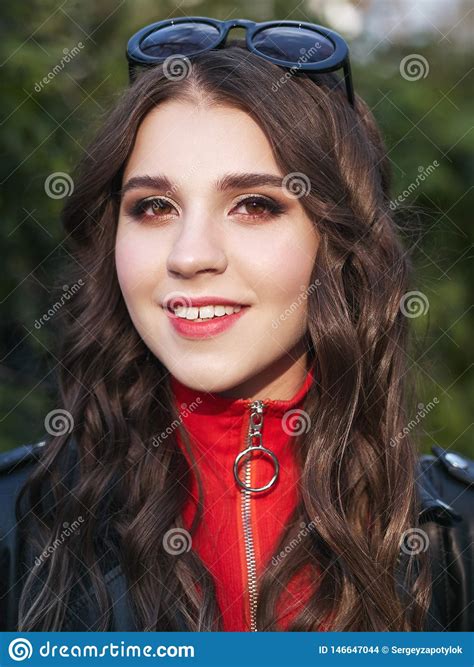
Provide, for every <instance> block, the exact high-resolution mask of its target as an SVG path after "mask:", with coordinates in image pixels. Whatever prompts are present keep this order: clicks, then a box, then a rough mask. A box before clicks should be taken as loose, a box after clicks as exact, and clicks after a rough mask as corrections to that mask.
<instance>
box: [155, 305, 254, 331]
mask: <svg viewBox="0 0 474 667" xmlns="http://www.w3.org/2000/svg"><path fill="white" fill-rule="evenodd" d="M248 309H249V306H242V307H241V310H240V311H239V312H238V313H232V315H222V317H214V318H212V319H210V320H207V321H204V322H195V321H193V320H185V319H184V318H182V317H178V316H177V315H175V314H174V313H172V312H171V311H169V310H168V309H166V308H165V309H164V311H165V313H166V315H167V316H168V318H169V320H170V322H171V325H172V327H173V328H174V330H175V331H177V332H178V333H179V334H180V335H181V336H184V337H185V338H210V337H211V336H216V335H217V334H220V333H222V332H223V331H226V330H227V329H229V328H230V327H231V326H232V325H233V324H235V323H236V322H237V320H238V319H239V318H240V317H242V315H243V314H244V313H246V312H247V310H248Z"/></svg>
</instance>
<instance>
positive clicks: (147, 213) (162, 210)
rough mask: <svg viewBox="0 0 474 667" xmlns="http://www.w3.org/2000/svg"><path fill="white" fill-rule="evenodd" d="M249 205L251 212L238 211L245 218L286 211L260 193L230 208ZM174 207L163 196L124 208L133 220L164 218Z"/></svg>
mask: <svg viewBox="0 0 474 667" xmlns="http://www.w3.org/2000/svg"><path fill="white" fill-rule="evenodd" d="M246 206H247V207H250V211H252V209H253V211H254V212H253V213H239V214H237V215H241V216H242V217H245V218H250V219H257V218H262V219H266V218H275V217H277V216H279V215H282V214H283V213H285V212H286V208H285V206H283V205H282V204H280V203H279V202H277V201H275V200H274V199H270V197H263V196H261V195H251V196H249V197H245V198H244V199H241V200H240V201H239V202H237V204H236V205H235V207H234V208H233V209H232V210H235V209H240V208H242V207H244V208H245V207H246ZM262 207H263V208H264V209H265V212H263V213H262V212H260V211H259V209H261V208H262ZM172 209H175V210H176V208H175V206H174V204H173V203H172V202H170V201H168V200H167V199H164V198H163V197H156V196H153V197H146V198H145V199H140V200H138V201H136V202H134V203H132V204H131V205H130V206H129V207H127V209H126V213H127V215H128V216H130V217H131V218H134V219H135V220H139V221H141V220H144V221H147V220H154V219H161V218H163V219H166V218H167V217H169V216H170V215H172V213H170V210H172Z"/></svg>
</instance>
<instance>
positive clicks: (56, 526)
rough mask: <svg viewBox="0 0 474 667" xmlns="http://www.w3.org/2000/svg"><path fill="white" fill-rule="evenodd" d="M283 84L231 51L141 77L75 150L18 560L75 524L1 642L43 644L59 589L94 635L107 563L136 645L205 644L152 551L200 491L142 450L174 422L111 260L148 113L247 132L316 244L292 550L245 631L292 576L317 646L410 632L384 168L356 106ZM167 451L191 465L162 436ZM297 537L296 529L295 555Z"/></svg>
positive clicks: (400, 276)
mask: <svg viewBox="0 0 474 667" xmlns="http://www.w3.org/2000/svg"><path fill="white" fill-rule="evenodd" d="M283 75H284V71H283V70H282V69H280V68H279V67H277V66H276V65H273V64H271V63H269V62H266V61H265V60H264V59H260V58H258V57H257V56H255V55H253V54H250V53H249V52H248V51H247V50H246V49H245V48H242V43H241V42H240V41H239V40H236V41H234V42H232V43H230V44H229V46H227V47H226V48H224V49H220V50H214V51H211V52H208V53H204V54H201V55H199V56H196V57H194V58H193V60H192V66H191V67H190V68H189V71H188V73H187V76H186V77H185V78H182V77H178V78H173V77H170V76H169V73H167V72H166V71H164V70H163V67H162V66H161V65H157V66H155V67H153V68H150V69H147V70H144V71H143V72H142V73H140V75H139V76H138V77H137V79H136V81H135V82H134V83H133V84H132V85H131V86H130V87H129V88H127V89H126V90H125V91H124V92H123V94H121V96H120V98H119V99H118V101H117V102H116V103H115V105H114V108H113V109H112V110H111V112H110V113H109V114H108V116H107V118H106V119H105V120H104V122H103V123H102V126H101V128H100V130H99V131H98V133H97V134H96V137H95V139H94V140H93V141H92V143H91V145H90V146H89V147H88V150H87V151H85V152H84V155H83V158H82V160H81V162H80V163H79V165H78V167H77V171H76V173H75V176H74V191H73V193H72V194H71V196H70V197H69V199H68V200H67V203H66V205H65V207H64V210H63V216H62V220H63V224H64V228H65V231H66V234H67V236H66V240H65V243H66V248H67V250H68V257H70V258H71V259H70V261H69V263H68V264H65V265H64V267H63V269H62V270H61V272H60V274H61V275H60V276H59V279H58V290H59V286H60V285H61V286H63V285H64V284H67V285H68V286H72V285H80V289H79V288H78V289H77V290H75V291H74V292H73V293H72V294H71V295H70V296H69V298H68V299H67V302H66V304H65V305H64V306H63V308H62V310H61V311H60V313H59V317H57V318H56V322H57V327H56V336H57V351H56V352H55V354H56V356H57V359H58V361H59V372H58V404H59V406H60V408H61V409H64V410H66V411H67V412H68V413H69V414H70V416H71V420H72V421H73V423H74V428H73V430H72V432H66V433H62V434H57V435H55V436H51V435H49V434H48V436H47V443H46V445H45V447H44V448H43V449H44V451H43V455H42V459H41V460H42V464H41V465H38V466H37V467H36V468H35V470H34V471H33V474H32V475H31V476H30V479H29V480H28V482H27V484H26V485H25V487H24V488H23V492H22V494H21V495H20V502H19V507H18V509H17V513H18V520H19V523H20V526H25V534H26V532H27V534H28V539H29V540H30V541H31V543H32V544H33V545H34V548H35V549H36V553H41V552H43V551H45V550H48V548H49V547H51V545H54V544H58V539H60V538H61V533H62V532H63V531H64V526H65V525H70V524H71V523H73V522H74V521H76V520H77V518H78V517H81V526H80V529H79V530H77V531H72V534H71V535H70V536H69V537H68V538H67V540H63V541H64V544H63V545H62V546H59V548H56V549H49V551H48V553H49V552H51V553H50V555H49V557H48V558H38V557H37V558H36V559H35V562H34V563H32V565H31V568H30V570H29V572H28V576H27V578H26V581H25V585H24V587H23V592H22V597H21V600H20V607H19V630H20V631H25V630H26V631H27V630H60V629H61V626H62V623H63V622H64V618H65V613H66V611H67V608H68V601H69V600H71V595H72V594H73V591H77V590H84V591H86V590H88V588H90V587H91V585H92V589H91V590H93V591H94V594H95V600H94V604H98V610H99V613H98V619H99V621H100V622H99V624H98V625H97V627H96V628H95V629H98V630H107V629H109V628H110V622H111V601H110V597H109V591H108V589H107V585H106V582H105V581H104V574H105V572H106V571H107V567H106V565H107V566H110V563H113V562H117V563H119V564H120V567H121V569H122V571H123V573H124V575H125V577H126V582H127V589H128V595H129V596H130V602H131V604H132V608H133V611H134V617H135V621H136V623H137V627H138V628H139V629H141V630H148V631H151V630H175V629H177V625H176V623H177V621H176V618H177V614H178V615H179V614H181V616H182V618H184V619H185V621H186V623H187V625H188V627H189V629H190V630H193V631H212V630H221V629H222V620H221V615H220V610H219V606H218V603H217V600H216V594H215V584H214V582H213V579H212V577H211V575H210V573H209V571H208V570H207V568H206V567H205V565H204V564H203V562H202V561H201V559H200V558H199V556H198V554H197V553H195V552H194V550H193V549H191V550H190V551H186V552H184V553H182V554H181V555H179V556H176V555H172V554H170V553H168V552H167V551H166V549H165V548H164V546H163V538H164V535H165V533H166V532H167V531H168V530H170V529H171V528H173V527H179V526H182V522H181V518H180V517H181V512H182V509H183V507H184V504H185V502H186V500H187V490H186V489H187V488H189V481H190V475H191V474H196V475H197V481H198V485H199V488H200V491H201V500H200V503H199V509H198V513H197V516H196V519H195V522H194V524H193V526H192V527H191V534H193V533H194V531H195V529H196V528H197V525H198V524H199V522H200V521H201V520H202V485H203V483H205V481H204V482H203V481H202V480H201V479H199V473H198V469H197V468H196V467H195V469H194V473H192V472H191V469H190V467H189V466H188V463H187V462H186V459H185V456H184V454H183V452H182V451H181V450H180V447H179V446H178V443H177V440H176V438H175V436H174V434H172V435H170V436H169V437H167V438H166V440H165V441H164V442H163V443H161V444H160V447H159V448H156V447H155V446H153V438H154V437H155V436H156V434H157V433H160V432H163V430H164V429H165V428H166V427H167V426H168V425H169V424H170V422H174V420H176V419H178V418H179V415H178V414H177V413H176V411H175V408H174V405H173V400H172V398H173V397H172V394H171V392H170V385H169V372H168V371H167V369H166V368H165V367H164V366H163V364H162V363H161V362H160V361H159V360H158V359H157V358H156V357H154V355H151V354H149V351H148V348H147V346H146V345H145V343H144V341H143V340H142V339H141V337H140V336H139V334H138V333H137V331H136V330H135V328H134V326H133V324H132V322H131V319H130V317H129V314H128V311H127V308H126V306H125V303H124V299H123V297H122V293H121V290H120V287H119V283H118V279H117V274H116V267H115V261H114V243H115V234H116V226H117V220H118V211H119V205H120V194H119V193H120V188H121V184H122V175H123V170H124V165H125V163H126V161H127V158H128V157H129V156H130V154H131V151H132V149H133V145H134V140H135V137H136V134H137V130H138V128H139V126H140V123H141V122H142V121H143V119H144V118H145V116H146V115H147V114H148V112H150V111H151V110H152V109H154V108H155V107H157V106H159V105H160V104H162V103H163V102H166V101H167V100H183V101H192V102H194V103H197V104H208V105H215V104H219V105H228V106H231V107H234V108H238V109H240V110H244V111H245V112H246V113H247V114H249V115H250V116H251V117H252V118H253V119H254V120H255V121H256V122H257V123H258V125H259V126H260V128H261V129H262V131H263V132H264V133H265V135H266V137H267V139H268V141H269V143H270V145H271V147H272V150H273V153H274V156H275V160H276V162H277V164H278V166H279V168H280V169H281V172H282V173H283V174H289V173H295V172H301V173H303V174H305V175H306V176H307V177H308V179H309V181H310V184H311V188H310V190H309V192H308V194H306V195H305V196H304V197H302V198H301V199H300V202H301V204H302V206H303V207H304V209H305V211H306V213H307V214H308V216H309V217H310V219H311V220H312V221H313V223H314V225H315V226H316V228H317V230H318V232H319V234H320V245H319V248H318V252H317V257H316V260H315V263H314V268H313V273H312V277H311V282H315V281H319V282H317V283H316V284H318V289H316V290H313V291H312V292H311V293H310V294H309V296H308V298H307V310H308V327H307V350H308V354H309V358H311V359H312V360H313V361H314V364H315V366H314V368H315V371H316V372H315V381H314V383H313V385H312V386H311V387H310V390H309V392H308V394H307V396H306V399H305V403H304V409H305V411H306V412H307V413H308V416H309V422H310V424H311V427H310V429H309V431H308V432H306V433H304V434H302V435H301V436H298V447H296V449H297V452H298V457H299V459H298V460H299V465H300V466H301V481H300V488H299V501H298V504H297V507H296V509H295V512H294V514H293V516H292V518H291V521H290V522H289V524H288V525H287V526H286V528H285V530H284V531H283V534H282V535H281V539H280V542H279V544H278V546H277V549H276V552H275V553H281V551H282V550H283V549H284V548H285V546H286V545H288V544H290V543H291V544H293V545H294V546H293V547H292V551H291V556H290V557H287V558H284V559H281V558H280V559H279V558H273V559H270V560H269V562H268V564H267V567H266V569H265V571H264V572H263V573H262V575H261V576H260V578H259V588H258V590H259V598H258V610H257V626H258V628H259V629H260V630H267V631H275V630H276V629H277V621H278V618H277V614H276V605H277V602H278V600H279V598H280V595H281V594H282V592H283V590H284V588H285V587H286V586H287V585H288V582H289V581H290V579H291V578H292V577H293V576H294V574H295V573H296V572H297V571H299V570H300V568H303V567H304V566H305V565H307V564H310V566H314V567H315V571H317V572H319V574H318V580H317V586H315V590H314V594H313V595H312V596H311V598H310V600H309V602H308V603H307V604H306V606H305V607H304V608H302V609H301V611H300V613H299V614H298V615H297V617H296V618H295V620H294V621H293V622H292V624H291V625H290V626H289V630H293V631H314V630H318V628H320V627H321V625H322V624H323V622H324V621H325V620H327V619H328V618H330V619H331V625H330V629H331V630H334V631H407V630H421V629H423V623H424V619H425V618H426V613H427V610H428V607H429V603H430V600H431V581H430V571H429V565H428V562H427V560H426V559H425V557H424V554H423V553H422V552H421V553H419V554H417V555H415V556H410V557H409V558H402V557H401V553H402V552H401V549H400V547H401V538H402V535H404V534H406V532H407V531H410V530H412V529H415V528H416V526H417V520H418V511H417V493H416V483H415V480H416V473H415V471H416V457H417V453H416V450H415V446H414V444H413V442H412V441H411V440H410V438H409V436H408V435H406V434H405V435H403V437H400V435H399V434H400V433H401V432H402V431H403V428H404V425H405V424H406V423H407V422H408V418H407V407H408V406H407V400H408V397H409V396H411V394H412V389H413V387H412V385H413V382H411V381H409V380H408V378H409V375H408V371H409V364H408V363H407V349H408V348H407V346H408V345H409V339H408V337H407V318H406V317H404V315H403V313H402V312H401V309H400V302H401V299H402V297H403V296H404V294H405V293H406V292H407V290H408V287H409V282H411V277H410V276H411V267H410V260H409V257H408V254H407V251H406V250H405V249H404V244H403V242H402V239H401V235H400V231H399V229H398V226H397V224H396V221H395V220H394V216H393V212H392V210H391V208H390V181H391V175H390V165H389V160H388V158H387V155H386V149H385V147H384V143H383V139H382V137H381V134H380V131H379V129H378V127H377V125H376V122H375V120H374V117H373V115H372V113H371V112H370V110H369V108H368V106H367V104H366V103H365V102H364V101H363V100H362V99H361V98H360V97H359V96H358V97H357V98H356V105H357V106H356V109H353V108H352V107H351V106H350V105H349V104H348V101H347V99H346V96H345V92H344V89H343V88H341V85H340V82H338V79H337V77H335V76H334V75H333V74H326V75H320V76H315V75H312V76H311V77H310V76H307V75H299V74H294V75H292V76H285V77H284V78H283V79H282V77H283ZM71 291H72V290H71ZM178 422H179V419H178ZM179 433H180V436H181V437H182V439H183V441H184V442H185V443H186V447H187V449H188V451H190V453H191V455H192V451H191V450H190V447H189V439H188V436H187V434H186V433H185V430H184V428H183V426H182V425H180V426H179ZM405 433H406V429H405ZM71 442H74V443H75V450H74V451H75V452H76V459H74V460H75V463H74V465H72V464H71V463H68V461H70V459H69V458H68V456H69V454H68V452H70V449H71ZM394 443H395V444H394ZM45 485H46V486H45ZM45 489H46V491H45ZM23 502H26V506H25V507H27V508H28V509H27V510H26V509H23V510H22V509H21V507H20V505H21V506H23ZM302 522H305V524H308V525H311V526H314V528H313V529H312V530H308V531H307V532H306V534H305V535H304V537H303V539H301V528H300V527H301V525H302ZM26 526H28V527H27V528H26ZM295 538H296V539H295ZM114 559H115V560H114ZM315 583H316V582H315ZM91 604H92V601H91Z"/></svg>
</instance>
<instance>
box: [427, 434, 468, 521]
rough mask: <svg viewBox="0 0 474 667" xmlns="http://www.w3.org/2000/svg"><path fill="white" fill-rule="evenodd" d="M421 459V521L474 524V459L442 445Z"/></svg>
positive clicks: (433, 447)
mask: <svg viewBox="0 0 474 667" xmlns="http://www.w3.org/2000/svg"><path fill="white" fill-rule="evenodd" d="M431 451H432V452H433V453H432V454H423V455H421V456H420V458H419V461H418V466H419V470H418V485H419V489H420V496H421V502H422V511H421V513H420V519H421V522H424V521H430V520H434V521H437V522H438V523H441V524H443V525H446V526H449V525H456V524H457V523H459V522H467V523H469V524H470V525H473V524H474V460H473V459H471V458H469V457H468V456H466V455H465V454H460V453H459V452H456V451H452V450H446V449H443V448H441V447H439V446H438V445H433V446H432V448H431Z"/></svg>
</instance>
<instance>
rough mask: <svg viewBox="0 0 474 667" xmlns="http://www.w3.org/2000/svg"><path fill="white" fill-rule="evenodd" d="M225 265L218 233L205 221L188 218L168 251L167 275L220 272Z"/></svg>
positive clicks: (221, 242)
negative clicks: (168, 273)
mask: <svg viewBox="0 0 474 667" xmlns="http://www.w3.org/2000/svg"><path fill="white" fill-rule="evenodd" d="M226 266H227V258H226V253H225V250H224V247H223V239H222V238H221V234H219V233H218V230H216V228H215V225H213V224H212V222H211V221H208V220H200V221H197V220H196V219H193V220H191V219H188V220H186V221H184V223H183V227H182V229H181V231H180V233H179V236H177V237H176V239H175V241H174V243H173V245H172V248H171V249H170V252H169V254H168V260H167V269H168V271H169V272H170V273H171V274H175V275H179V276H182V277H185V278H191V277H192V276H193V275H194V274H195V273H201V272H213V273H221V272H222V271H224V270H225V268H226Z"/></svg>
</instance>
